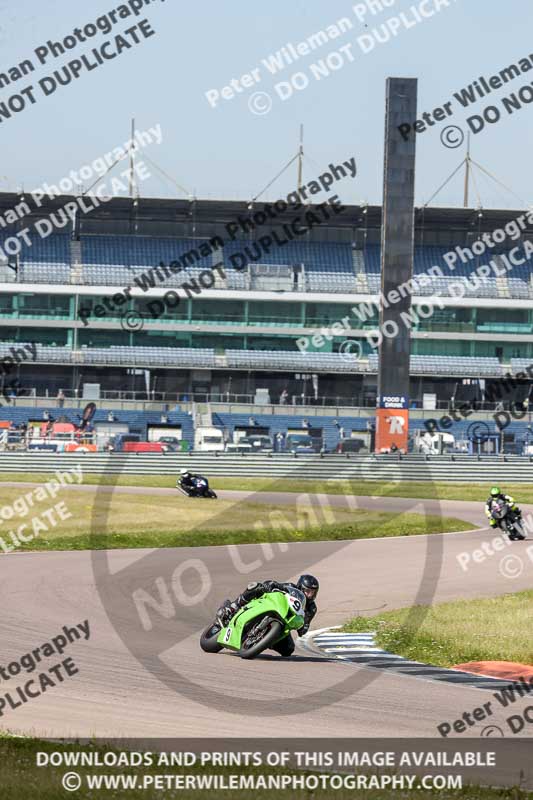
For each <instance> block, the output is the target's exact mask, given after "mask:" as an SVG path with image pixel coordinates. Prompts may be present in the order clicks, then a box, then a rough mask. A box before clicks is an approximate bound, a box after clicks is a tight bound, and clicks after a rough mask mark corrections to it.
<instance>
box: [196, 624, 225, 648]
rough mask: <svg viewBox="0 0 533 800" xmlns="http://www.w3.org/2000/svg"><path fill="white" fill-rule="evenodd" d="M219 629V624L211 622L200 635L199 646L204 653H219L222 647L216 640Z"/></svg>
mask: <svg viewBox="0 0 533 800" xmlns="http://www.w3.org/2000/svg"><path fill="white" fill-rule="evenodd" d="M220 631H221V628H220V625H217V624H216V623H214V622H212V623H211V625H209V627H208V628H206V629H205V631H204V632H203V633H202V635H201V636H200V647H201V648H202V650H203V651H204V653H220V651H221V650H222V649H223V647H222V645H221V644H219V643H218V642H217V638H218V635H219V633H220Z"/></svg>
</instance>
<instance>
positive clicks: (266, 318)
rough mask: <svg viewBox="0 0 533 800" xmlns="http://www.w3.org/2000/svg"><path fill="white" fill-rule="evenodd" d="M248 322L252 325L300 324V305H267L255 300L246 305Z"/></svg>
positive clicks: (267, 303)
mask: <svg viewBox="0 0 533 800" xmlns="http://www.w3.org/2000/svg"><path fill="white" fill-rule="evenodd" d="M248 320H249V321H250V322H252V323H256V324H258V323H261V322H263V323H265V324H267V325H268V324H276V323H280V324H283V325H301V324H302V306H301V303H269V302H260V301H256V300H252V301H250V303H249V304H248Z"/></svg>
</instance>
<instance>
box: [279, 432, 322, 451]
mask: <svg viewBox="0 0 533 800" xmlns="http://www.w3.org/2000/svg"><path fill="white" fill-rule="evenodd" d="M320 446H321V442H320V441H317V440H316V439H314V438H313V437H312V436H309V434H308V433H289V435H288V436H287V438H286V439H285V450H286V451H288V452H289V453H297V454H298V455H305V454H308V453H309V454H312V453H318V452H319V451H320Z"/></svg>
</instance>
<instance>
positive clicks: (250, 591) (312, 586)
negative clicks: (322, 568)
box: [217, 575, 319, 658]
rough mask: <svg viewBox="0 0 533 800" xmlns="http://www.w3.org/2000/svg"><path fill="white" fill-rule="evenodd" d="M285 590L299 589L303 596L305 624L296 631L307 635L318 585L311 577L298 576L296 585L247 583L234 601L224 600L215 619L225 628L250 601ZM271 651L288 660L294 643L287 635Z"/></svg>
mask: <svg viewBox="0 0 533 800" xmlns="http://www.w3.org/2000/svg"><path fill="white" fill-rule="evenodd" d="M287 589H299V590H300V591H301V592H303V593H304V595H305V600H306V602H305V615H304V618H305V622H304V624H303V626H302V627H301V628H300V629H299V630H298V636H303V635H304V633H307V631H308V630H309V626H310V624H311V621H312V619H313V617H314V616H315V614H316V612H317V610H318V609H317V607H316V603H315V598H316V596H317V594H318V589H319V583H318V580H317V578H315V577H314V576H313V575H300V577H299V578H298V580H297V582H296V583H288V582H287V583H279V582H278V581H261V582H260V583H249V584H248V586H247V587H246V589H245V590H244V592H243V593H242V594H240V595H239V596H238V597H237V599H236V600H234V601H233V602H231V601H230V600H226V601H225V602H224V604H223V605H222V606H221V607H220V608H219V609H218V611H217V619H218V620H219V622H220V624H221V625H222V626H224V627H225V626H226V625H227V624H228V623H229V622H230V620H231V618H232V617H233V616H234V615H235V614H236V613H237V611H238V610H239V609H240V608H242V607H243V606H245V605H246V603H249V602H250V600H255V599H256V598H257V597H261V596H262V595H264V594H267V593H268V592H274V591H276V590H279V591H282V592H284V591H287ZM272 650H275V651H276V652H277V653H279V654H280V655H281V656H284V657H285V658H288V657H289V656H292V654H293V653H294V641H293V639H292V636H291V635H290V634H289V635H288V636H285V637H284V638H283V639H281V640H280V641H279V642H276V644H274V645H272Z"/></svg>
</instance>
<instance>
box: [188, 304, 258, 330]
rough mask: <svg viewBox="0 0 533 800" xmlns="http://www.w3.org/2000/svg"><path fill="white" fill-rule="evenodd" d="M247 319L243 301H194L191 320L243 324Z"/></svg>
mask: <svg viewBox="0 0 533 800" xmlns="http://www.w3.org/2000/svg"><path fill="white" fill-rule="evenodd" d="M245 319H246V314H245V304H244V301H241V300H226V301H224V300H193V301H192V303H191V320H192V321H193V322H196V321H198V322H202V321H210V322H221V323H225V322H226V323H227V322H242V323H243V324H244V322H245Z"/></svg>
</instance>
